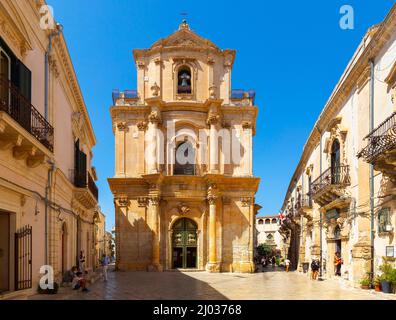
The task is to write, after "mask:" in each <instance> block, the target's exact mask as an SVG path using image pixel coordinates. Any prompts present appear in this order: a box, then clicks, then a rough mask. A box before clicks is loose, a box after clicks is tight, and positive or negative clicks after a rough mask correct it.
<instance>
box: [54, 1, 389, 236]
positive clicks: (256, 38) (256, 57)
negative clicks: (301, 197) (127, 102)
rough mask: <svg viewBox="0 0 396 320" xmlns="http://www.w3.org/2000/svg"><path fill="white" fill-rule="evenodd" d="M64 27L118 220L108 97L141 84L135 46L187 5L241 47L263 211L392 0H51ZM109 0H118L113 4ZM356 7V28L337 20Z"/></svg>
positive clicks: (105, 196)
mask: <svg viewBox="0 0 396 320" xmlns="http://www.w3.org/2000/svg"><path fill="white" fill-rule="evenodd" d="M47 2H48V4H49V5H51V6H52V7H53V8H54V14H55V19H56V20H57V21H58V22H60V23H62V24H63V25H64V34H65V37H66V40H67V44H68V47H69V50H70V54H71V57H72V61H73V63H74V67H75V69H76V73H77V76H78V79H79V82H80V86H81V89H82V92H83V95H84V98H85V102H86V105H87V107H88V112H89V114H90V117H91V120H92V123H93V127H94V130H95V135H96V137H97V146H96V147H95V149H94V165H95V167H96V168H97V172H98V175H99V181H98V187H99V189H100V205H101V207H102V210H103V212H104V213H105V214H106V215H107V223H106V224H107V226H106V228H107V229H111V228H112V227H113V225H114V207H113V198H112V195H111V192H110V190H109V187H108V183H107V178H108V177H112V176H113V174H114V138H113V134H112V129H111V119H110V113H109V107H110V105H111V92H112V89H114V88H119V89H135V88H136V70H135V66H134V62H133V57H132V50H133V49H134V48H147V47H149V46H150V45H151V44H152V43H153V42H155V41H156V40H158V39H160V38H163V37H165V36H167V35H169V34H171V33H172V32H174V31H176V30H177V28H178V25H179V23H180V22H181V20H182V17H181V15H180V13H182V12H187V13H188V17H187V20H188V23H189V24H190V27H191V29H192V30H193V31H195V32H196V33H198V34H199V35H201V36H203V37H205V38H208V39H210V40H211V41H213V42H214V43H215V44H216V45H218V46H219V47H220V48H223V49H226V48H231V49H235V50H237V56H236V60H235V63H234V68H233V74H232V87H233V88H235V89H237V88H242V89H255V90H256V92H257V93H256V104H257V106H258V107H259V116H258V119H257V134H256V136H255V138H254V174H255V175H256V176H259V177H261V184H260V189H259V192H258V194H257V198H256V202H257V203H259V204H260V205H261V206H262V207H263V209H261V213H262V214H272V213H277V212H279V209H280V207H281V205H282V202H283V198H284V195H285V193H286V190H287V187H288V184H289V182H290V178H291V176H292V174H293V172H294V170H295V167H296V165H297V163H298V161H299V158H300V156H301V152H302V148H303V146H304V144H305V141H306V139H307V137H308V135H309V133H310V131H311V128H312V126H313V124H314V123H315V121H316V119H317V117H318V115H319V114H320V112H321V110H322V108H323V106H324V104H325V103H326V101H327V99H328V97H329V96H330V94H331V91H332V90H333V88H334V86H335V84H336V83H337V81H338V79H339V77H340V76H341V74H342V72H343V70H344V68H345V67H346V65H347V63H348V61H349V59H350V58H351V57H352V54H353V53H354V51H355V49H356V47H357V46H358V44H359V42H360V41H361V39H362V37H363V36H364V34H365V32H366V31H367V29H368V28H369V27H370V26H372V25H373V24H376V23H378V22H381V21H382V20H383V18H384V17H385V16H386V14H387V13H388V11H389V10H390V8H391V7H392V5H393V4H394V1H392V0H360V1H352V0H344V1H338V0H334V1H317V0H316V1H314V0H309V1H308V0H307V1H292V0H287V1H286V0H285V1H262V0H261V1H260V0H258V1H244V2H239V3H237V2H234V3H232V2H229V1H213V0H212V1H206V0H203V1H199V2H198V1H194V2H193V1H188V0H184V1H181V0H177V1H175V0H167V1H159V0H156V1H154V0H144V1H143V0H141V1H129V0H112V1H105V0H96V1H91V0H67V1H65V0H47ZM109 3H111V4H110V5H109ZM345 4H347V5H351V6H352V7H353V8H354V14H355V21H354V22H355V26H354V27H355V28H354V30H342V29H341V28H340V27H339V20H340V18H341V14H340V13H339V10H340V7H341V6H342V5H345Z"/></svg>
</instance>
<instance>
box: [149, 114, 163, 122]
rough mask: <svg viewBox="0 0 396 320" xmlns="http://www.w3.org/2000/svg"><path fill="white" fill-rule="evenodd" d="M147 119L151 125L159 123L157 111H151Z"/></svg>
mask: <svg viewBox="0 0 396 320" xmlns="http://www.w3.org/2000/svg"><path fill="white" fill-rule="evenodd" d="M148 119H149V121H150V122H151V123H158V122H160V120H161V118H160V115H159V113H158V111H152V112H151V113H150V114H149V116H148Z"/></svg>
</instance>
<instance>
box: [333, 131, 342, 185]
mask: <svg viewBox="0 0 396 320" xmlns="http://www.w3.org/2000/svg"><path fill="white" fill-rule="evenodd" d="M340 160H341V158H340V143H339V142H338V140H337V139H336V140H334V141H333V144H332V146H331V183H332V184H338V183H339V182H340V164H341V161H340Z"/></svg>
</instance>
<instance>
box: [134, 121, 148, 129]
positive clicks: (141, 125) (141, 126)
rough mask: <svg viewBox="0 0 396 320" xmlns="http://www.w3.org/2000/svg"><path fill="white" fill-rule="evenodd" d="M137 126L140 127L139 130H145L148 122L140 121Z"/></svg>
mask: <svg viewBox="0 0 396 320" xmlns="http://www.w3.org/2000/svg"><path fill="white" fill-rule="evenodd" d="M136 126H137V127H138V129H139V131H145V130H146V129H147V122H146V121H139V122H138V123H137V124H136Z"/></svg>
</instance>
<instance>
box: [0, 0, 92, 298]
mask: <svg viewBox="0 0 396 320" xmlns="http://www.w3.org/2000/svg"><path fill="white" fill-rule="evenodd" d="M45 5H46V4H45V2H44V1H43V0H39V1H34V0H26V1H13V0H2V1H1V2H0V26H1V27H0V73H1V74H0V295H1V296H2V297H4V296H6V295H12V294H13V292H15V291H18V293H21V292H27V291H35V290H36V289H37V286H38V281H39V279H40V277H41V276H42V274H40V268H41V266H44V265H50V266H52V267H53V270H54V275H55V280H56V281H58V282H59V281H60V279H61V276H62V273H63V272H64V271H66V270H67V269H70V268H71V267H72V266H73V265H76V263H77V256H78V252H79V251H80V250H83V251H85V254H86V257H87V267H88V268H92V266H93V265H94V259H93V258H92V257H94V254H93V253H94V252H93V250H94V224H95V219H96V214H95V212H96V206H97V197H98V192H97V188H96V186H95V182H94V180H95V179H96V173H95V170H94V168H93V167H92V156H93V155H92V147H93V146H94V145H95V136H94V133H93V130H92V127H91V123H90V119H89V116H88V113H87V109H86V106H85V104H84V100H83V97H82V94H81V91H80V88H79V85H78V82H77V78H76V75H75V72H74V69H73V65H72V62H71V60H70V56H69V53H68V50H67V47H66V43H65V39H64V37H63V35H62V27H61V26H60V25H58V24H55V23H54V24H53V25H52V26H49V25H48V24H47V25H45V24H44V27H43V24H41V22H42V14H40V10H41V9H42V8H44V9H45ZM24 289H27V290H24ZM29 289H31V290H29ZM14 294H15V293H14Z"/></svg>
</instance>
